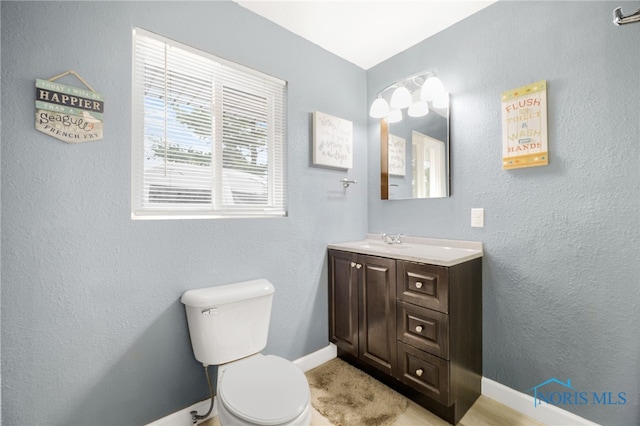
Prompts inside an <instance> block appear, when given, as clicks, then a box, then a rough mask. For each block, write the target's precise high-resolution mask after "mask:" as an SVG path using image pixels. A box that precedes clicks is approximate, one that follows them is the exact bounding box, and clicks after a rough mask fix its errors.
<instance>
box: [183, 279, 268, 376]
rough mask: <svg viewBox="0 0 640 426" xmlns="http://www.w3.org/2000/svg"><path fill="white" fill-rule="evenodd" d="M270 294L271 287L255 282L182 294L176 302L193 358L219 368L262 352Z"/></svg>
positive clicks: (261, 281)
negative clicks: (183, 315) (179, 303)
mask: <svg viewBox="0 0 640 426" xmlns="http://www.w3.org/2000/svg"><path fill="white" fill-rule="evenodd" d="M274 291H275V289H274V287H273V284H271V283H270V282H269V281H268V280H265V279H259V280H252V281H244V282H239V283H235V284H228V285H221V286H216V287H207V288H200V289H195V290H189V291H187V292H185V293H184V294H183V295H182V298H181V299H180V300H181V301H182V303H184V305H185V310H186V312H187V323H188V324H189V335H190V336H191V346H192V347H193V354H194V356H195V358H196V359H197V360H198V361H200V362H202V364H204V365H220V364H225V363H227V362H231V361H235V360H237V359H240V358H244V357H246V356H249V355H253V354H256V353H258V352H260V351H261V350H262V349H264V347H265V346H266V345H267V335H268V333H269V319H270V317H271V302H272V300H273V293H274Z"/></svg>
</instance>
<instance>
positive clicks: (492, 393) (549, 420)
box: [482, 377, 598, 426]
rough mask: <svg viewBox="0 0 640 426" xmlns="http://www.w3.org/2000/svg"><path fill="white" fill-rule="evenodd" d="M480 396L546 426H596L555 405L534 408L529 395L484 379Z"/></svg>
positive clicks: (596, 425)
mask: <svg viewBox="0 0 640 426" xmlns="http://www.w3.org/2000/svg"><path fill="white" fill-rule="evenodd" d="M482 395H484V396H486V397H487V398H491V399H493V400H494V401H497V402H499V403H501V404H503V405H506V406H507V407H509V408H512V409H514V410H516V411H519V412H520V413H522V414H524V415H526V416H528V417H531V418H532V419H534V420H537V421H539V422H542V423H544V424H546V425H548V426H564V425H579V426H598V424H597V423H593V422H592V421H590V420H587V419H584V418H582V417H580V416H577V415H575V414H573V413H570V412H569V411H566V410H563V409H562V408H559V407H556V406H555V405H549V404H544V405H538V406H535V407H534V405H533V402H534V401H533V397H532V396H531V395H527V394H525V393H522V392H519V391H517V390H514V389H511V388H510V387H507V386H505V385H503V384H501V383H498V382H495V381H493V380H491V379H487V378H486V377H483V378H482Z"/></svg>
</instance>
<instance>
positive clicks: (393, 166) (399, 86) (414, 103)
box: [369, 70, 451, 200]
mask: <svg viewBox="0 0 640 426" xmlns="http://www.w3.org/2000/svg"><path fill="white" fill-rule="evenodd" d="M449 100H450V97H449V93H447V91H446V90H445V88H444V85H443V84H442V81H440V79H439V78H438V77H437V75H436V71H435V70H429V71H423V72H420V73H417V74H413V75H411V76H409V77H407V78H405V79H404V80H399V81H396V82H395V83H393V84H391V85H389V86H387V87H386V88H384V89H383V90H381V91H380V92H378V95H377V97H376V99H375V100H374V101H373V103H372V104H371V108H370V110H369V115H370V116H371V117H373V118H380V119H381V120H380V197H381V198H382V199H383V200H404V199H412V198H443V197H448V196H449V195H450V194H451V189H450V174H449V168H450V160H449Z"/></svg>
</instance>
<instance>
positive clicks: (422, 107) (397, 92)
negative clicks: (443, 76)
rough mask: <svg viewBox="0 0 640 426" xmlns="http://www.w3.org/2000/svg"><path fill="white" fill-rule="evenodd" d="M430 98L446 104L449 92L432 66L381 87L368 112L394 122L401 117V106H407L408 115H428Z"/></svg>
mask: <svg viewBox="0 0 640 426" xmlns="http://www.w3.org/2000/svg"><path fill="white" fill-rule="evenodd" d="M389 94H391V95H390V96H389ZM429 102H430V103H431V106H432V107H433V108H438V109H440V108H443V107H445V106H446V105H448V94H447V92H446V91H445V89H444V85H443V84H442V81H440V79H439V78H438V77H437V76H436V74H435V71H434V70H431V71H423V72H420V73H418V74H414V75H412V76H409V77H407V78H405V79H404V80H401V81H397V82H395V83H393V84H391V85H389V86H387V87H386V88H384V89H383V90H381V91H380V92H379V93H378V96H377V98H376V99H375V100H374V101H373V103H372V104H371V108H370V109H369V115H370V116H371V117H373V118H387V120H388V121H389V123H397V122H398V121H401V120H402V111H401V110H402V109H404V108H407V107H408V108H409V109H408V111H407V114H408V115H409V116H410V117H423V116H425V115H427V114H428V113H429V107H430V106H429Z"/></svg>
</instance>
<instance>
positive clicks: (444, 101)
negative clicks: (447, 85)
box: [432, 92, 449, 109]
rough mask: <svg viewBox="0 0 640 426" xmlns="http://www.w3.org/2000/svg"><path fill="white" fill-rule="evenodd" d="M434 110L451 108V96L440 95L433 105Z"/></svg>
mask: <svg viewBox="0 0 640 426" xmlns="http://www.w3.org/2000/svg"><path fill="white" fill-rule="evenodd" d="M432 105H433V107H434V108H438V109H440V108H446V107H447V106H449V94H448V93H447V92H442V93H438V95H437V96H436V97H435V99H434V100H433V103H432Z"/></svg>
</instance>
